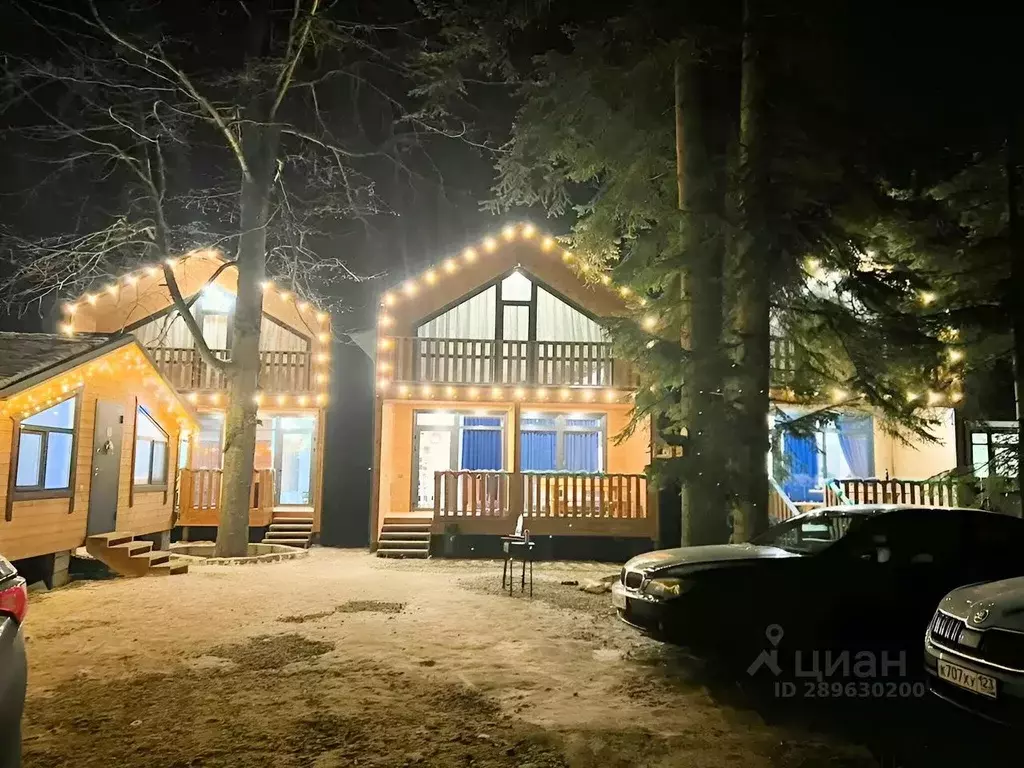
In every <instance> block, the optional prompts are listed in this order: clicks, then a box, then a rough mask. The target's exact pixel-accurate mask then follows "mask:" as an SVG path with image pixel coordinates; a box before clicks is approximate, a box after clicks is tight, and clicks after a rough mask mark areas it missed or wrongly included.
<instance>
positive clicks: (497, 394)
mask: <svg viewBox="0 0 1024 768" xmlns="http://www.w3.org/2000/svg"><path fill="white" fill-rule="evenodd" d="M491 397H493V398H494V399H495V400H500V399H501V387H491Z"/></svg>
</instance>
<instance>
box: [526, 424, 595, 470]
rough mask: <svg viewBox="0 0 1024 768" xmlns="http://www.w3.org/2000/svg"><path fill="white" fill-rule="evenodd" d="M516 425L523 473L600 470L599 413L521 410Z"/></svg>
mask: <svg viewBox="0 0 1024 768" xmlns="http://www.w3.org/2000/svg"><path fill="white" fill-rule="evenodd" d="M519 428H520V435H521V440H522V450H521V451H520V456H521V458H520V469H521V470H522V471H523V472H602V471H604V466H605V450H604V448H605V417H604V415H603V414H591V413H525V414H523V416H522V419H521V420H520V424H519Z"/></svg>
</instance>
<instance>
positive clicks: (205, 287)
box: [62, 251, 332, 546]
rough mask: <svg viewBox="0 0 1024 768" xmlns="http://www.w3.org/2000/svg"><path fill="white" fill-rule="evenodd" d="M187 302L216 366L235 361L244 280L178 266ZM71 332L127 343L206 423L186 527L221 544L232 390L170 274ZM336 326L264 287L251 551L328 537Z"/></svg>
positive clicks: (146, 274)
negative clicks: (255, 544) (326, 491)
mask: <svg viewBox="0 0 1024 768" xmlns="http://www.w3.org/2000/svg"><path fill="white" fill-rule="evenodd" d="M170 263H171V264H172V268H173V270H174V275H175V281H176V282H177V284H178V286H179V288H180V290H181V293H182V295H183V297H185V300H186V302H187V303H188V304H189V306H190V311H191V313H192V316H193V317H194V318H195V320H196V323H197V324H198V326H199V328H201V329H202V332H203V338H204V339H205V341H206V343H207V345H208V346H209V347H210V349H211V351H212V352H213V353H214V355H216V356H218V357H219V358H222V359H228V357H229V350H230V347H231V326H232V315H233V313H234V304H235V293H236V290H237V272H236V270H235V269H233V268H232V267H231V265H230V264H228V263H227V262H226V261H225V259H224V257H223V256H222V255H221V254H220V253H219V252H217V251H198V252H193V253H190V254H187V255H185V256H183V257H181V258H178V259H174V260H172V261H171V262H170ZM65 309H66V317H65V321H64V324H63V326H62V330H63V331H64V332H65V333H68V334H72V338H75V337H76V336H77V334H80V333H89V332H102V333H110V334H126V335H130V336H132V337H134V338H136V339H137V340H138V342H139V343H140V344H141V345H142V346H143V347H144V348H145V349H146V351H147V353H148V354H149V355H150V356H151V357H152V359H153V361H154V363H155V365H156V367H157V369H158V370H159V371H160V372H161V373H162V374H163V375H164V376H165V377H166V378H167V380H168V381H169V382H170V383H171V385H172V386H173V387H174V388H175V390H176V391H177V392H178V393H179V394H180V395H181V396H182V397H184V398H185V400H186V401H187V402H188V403H190V404H191V405H192V406H193V407H194V408H195V410H196V411H197V414H198V420H199V426H198V429H197V430H196V432H195V433H194V434H193V435H192V437H191V439H190V440H189V442H188V445H187V446H183V451H182V455H181V458H180V461H179V464H178V466H179V467H180V468H181V481H180V485H181V493H180V497H179V509H178V526H179V527H180V532H179V533H180V535H181V537H182V538H184V539H190V540H198V539H212V538H214V537H215V533H216V531H215V529H216V525H217V521H218V517H219V512H220V498H221V493H220V490H221V463H222V458H223V447H224V418H225V412H226V409H227V405H228V391H227V382H226V380H225V377H224V375H223V374H222V373H220V372H219V371H218V370H217V369H215V368H213V367H212V366H210V365H208V364H207V363H206V362H205V361H204V360H203V359H202V357H201V356H200V353H199V350H198V349H197V347H196V343H195V340H194V338H193V336H192V334H191V332H190V330H189V328H188V327H187V325H186V322H185V319H184V318H183V317H182V316H181V314H180V313H179V312H178V310H177V309H176V308H175V306H174V302H173V300H172V298H171V295H170V293H169V291H168V288H167V285H166V281H165V279H164V277H163V271H162V269H158V268H156V267H148V268H144V269H141V270H139V271H137V272H134V273H132V274H129V275H125V276H123V277H122V278H121V279H120V280H119V281H118V282H116V283H112V284H111V285H109V286H107V287H106V288H104V289H103V290H101V291H98V292H97V293H93V294H87V295H85V296H82V297H80V298H79V299H77V300H76V301H74V302H72V303H70V304H68V305H67V306H66V308H65ZM331 338H332V337H331V324H330V316H329V315H328V314H327V313H326V312H324V311H323V310H321V309H319V308H317V307H315V306H313V305H312V304H311V303H309V302H307V301H305V300H302V299H299V298H298V297H295V296H294V295H293V294H291V293H290V292H288V291H284V290H278V289H277V288H275V287H274V286H272V285H270V284H269V283H265V284H264V286H263V322H262V327H261V338H260V357H261V363H262V367H261V371H260V378H259V387H260V392H259V394H258V395H257V401H258V404H259V414H258V418H259V424H258V429H257V436H256V454H255V470H254V473H253V481H252V486H251V500H250V510H249V526H250V539H251V540H253V541H260V540H263V541H267V542H272V543H286V544H292V545H298V546H308V545H309V544H310V543H311V542H312V541H313V540H314V538H315V537H316V536H317V535H318V533H319V531H320V517H321V509H322V484H323V482H322V481H323V461H324V457H323V446H324V429H325V414H326V407H327V390H328V385H329V376H330V364H331V363H330V348H331Z"/></svg>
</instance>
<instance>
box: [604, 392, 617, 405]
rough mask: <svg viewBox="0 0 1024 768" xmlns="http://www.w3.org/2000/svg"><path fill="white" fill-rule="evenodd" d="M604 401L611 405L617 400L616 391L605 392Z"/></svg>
mask: <svg viewBox="0 0 1024 768" xmlns="http://www.w3.org/2000/svg"><path fill="white" fill-rule="evenodd" d="M604 399H605V400H607V401H608V402H609V403H611V402H613V401H614V400H615V390H614V389H606V390H605V391H604Z"/></svg>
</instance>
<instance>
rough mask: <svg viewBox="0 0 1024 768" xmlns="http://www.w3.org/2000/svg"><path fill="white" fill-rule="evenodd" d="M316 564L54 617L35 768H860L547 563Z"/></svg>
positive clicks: (858, 759) (212, 572)
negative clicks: (744, 698) (524, 566)
mask: <svg viewBox="0 0 1024 768" xmlns="http://www.w3.org/2000/svg"><path fill="white" fill-rule="evenodd" d="M500 570H501V565H500V563H498V564H495V563H493V562H487V563H483V562H463V561H429V562H413V561H404V562H394V561H384V560H378V559H375V558H373V557H370V556H369V555H367V554H365V553H362V552H351V551H340V550H327V549H318V550H315V551H314V552H313V553H312V554H311V556H310V557H309V558H307V559H302V560H296V561H291V562H286V563H275V564H266V565H253V566H236V567H201V568H196V569H194V570H193V572H192V573H189V574H188V575H186V576H182V577H173V578H162V579H161V578H152V579H139V580H114V581H104V582H90V583H84V584H82V585H76V586H72V587H70V588H66V589H63V590H58V591H56V592H53V593H51V594H48V595H42V596H37V597H35V599H34V600H33V602H32V606H31V610H30V613H29V620H28V622H27V624H26V633H27V637H28V641H29V642H28V646H29V655H30V663H31V680H30V692H29V703H28V710H27V716H26V733H25V765H26V766H27V768H35V767H38V768H43V767H44V766H45V768H55V767H56V766H76V768H79V767H81V768H88V767H90V766H102V767H103V768H112V766H126V767H128V768H131V767H133V766H140V767H141V766H146V768H160V767H162V766H168V767H173V768H185V767H186V766H189V767H191V766H207V767H209V766H246V767H249V766H275V767H276V766H285V767H290V766H315V767H316V768H334V767H335V766H339V767H340V766H404V765H429V766H445V767H446V768H447V767H448V766H468V765H472V766H518V768H531V767H532V768H547V767H548V766H571V767H572V768H598V766H600V767H601V768H604V767H606V766H609V767H611V766H650V767H651V768H655V767H657V768H662V767H667V766H688V767H689V766H709V767H710V766H738V765H742V766H780V765H781V766H815V765H829V766H855V765H856V766H859V765H870V764H873V763H872V762H871V760H870V758H869V757H868V756H867V754H866V753H865V752H864V751H862V750H860V749H858V748H855V747H852V746H847V745H842V744H836V743H830V742H829V741H828V740H826V739H825V738H824V737H820V736H814V735H810V734H807V733H803V732H798V731H794V730H792V729H788V728H787V729H782V728H779V727H770V726H767V725H765V724H764V722H763V721H762V720H761V718H760V717H759V716H758V715H757V714H756V713H754V712H753V711H751V710H748V709H743V708H733V707H731V706H729V705H726V704H723V703H722V702H721V701H720V700H716V699H715V698H713V697H712V696H711V695H709V693H708V691H707V690H706V689H705V688H704V687H703V686H702V685H700V684H699V683H698V682H696V678H694V677H693V676H691V675H689V674H688V672H687V671H686V669H685V668H683V667H681V666H680V665H679V663H678V661H677V660H676V659H675V657H673V656H672V655H671V653H670V652H666V651H665V650H664V649H662V648H661V647H660V646H658V645H657V644H655V643H652V642H650V641H648V640H646V639H643V638H641V637H638V636H637V635H636V634H635V633H634V632H633V631H632V630H630V629H629V628H628V627H625V626H624V625H622V624H620V623H619V622H617V621H616V620H615V619H614V617H613V615H612V612H611V610H610V608H609V602H608V597H607V595H597V596H594V595H587V594H585V593H582V592H580V591H578V590H577V589H575V588H573V587H570V586H562V585H560V583H559V582H560V581H563V580H583V579H586V578H589V577H592V576H595V575H600V574H605V573H608V572H609V569H608V567H607V566H596V565H587V564H544V565H539V566H538V567H537V571H536V582H535V596H534V598H533V599H532V600H530V599H526V598H522V597H519V596H517V597H515V598H509V597H508V596H507V595H502V594H500V593H499V587H498V582H499V581H500Z"/></svg>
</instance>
